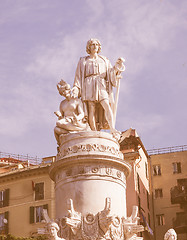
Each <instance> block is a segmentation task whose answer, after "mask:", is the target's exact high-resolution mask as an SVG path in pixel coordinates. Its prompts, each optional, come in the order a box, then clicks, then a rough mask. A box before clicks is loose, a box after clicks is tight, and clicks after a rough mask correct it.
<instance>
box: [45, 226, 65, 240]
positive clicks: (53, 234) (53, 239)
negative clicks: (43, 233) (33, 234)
mask: <svg viewBox="0 0 187 240" xmlns="http://www.w3.org/2000/svg"><path fill="white" fill-rule="evenodd" d="M47 229H48V232H49V239H50V240H65V239H63V238H60V237H58V235H57V233H58V232H59V230H60V228H59V226H58V224H57V223H56V222H50V223H48V226H47Z"/></svg>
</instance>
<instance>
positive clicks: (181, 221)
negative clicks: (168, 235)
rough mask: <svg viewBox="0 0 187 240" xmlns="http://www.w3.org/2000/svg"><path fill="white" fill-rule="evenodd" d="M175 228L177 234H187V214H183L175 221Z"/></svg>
mask: <svg viewBox="0 0 187 240" xmlns="http://www.w3.org/2000/svg"><path fill="white" fill-rule="evenodd" d="M173 228H174V229H175V231H176V232H177V233H187V213H185V212H184V213H182V214H180V215H178V216H177V217H176V218H174V219H173Z"/></svg>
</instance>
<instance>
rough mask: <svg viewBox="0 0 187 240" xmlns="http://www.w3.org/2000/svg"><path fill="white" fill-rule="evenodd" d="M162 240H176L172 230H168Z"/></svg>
mask: <svg viewBox="0 0 187 240" xmlns="http://www.w3.org/2000/svg"><path fill="white" fill-rule="evenodd" d="M164 240H177V234H176V232H175V230H174V229H173V228H170V229H169V230H168V231H167V232H166V233H165V235H164Z"/></svg>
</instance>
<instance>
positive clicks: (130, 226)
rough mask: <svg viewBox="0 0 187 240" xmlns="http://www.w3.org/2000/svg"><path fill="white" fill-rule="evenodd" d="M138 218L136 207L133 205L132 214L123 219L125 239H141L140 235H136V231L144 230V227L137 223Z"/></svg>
mask: <svg viewBox="0 0 187 240" xmlns="http://www.w3.org/2000/svg"><path fill="white" fill-rule="evenodd" d="M138 220H139V217H138V207H137V206H133V211H132V215H131V216H130V217H128V218H127V219H123V227H124V235H125V239H128V240H130V239H143V238H142V237H137V233H139V232H143V231H144V227H143V226H142V225H138Z"/></svg>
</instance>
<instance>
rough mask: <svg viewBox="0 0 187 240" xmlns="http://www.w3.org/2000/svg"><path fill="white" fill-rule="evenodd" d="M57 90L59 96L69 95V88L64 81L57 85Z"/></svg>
mask: <svg viewBox="0 0 187 240" xmlns="http://www.w3.org/2000/svg"><path fill="white" fill-rule="evenodd" d="M57 89H58V92H59V94H60V95H62V96H64V97H67V96H70V95H71V88H70V85H69V84H68V83H66V82H65V81H64V80H61V81H60V82H59V83H58V84H57Z"/></svg>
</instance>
